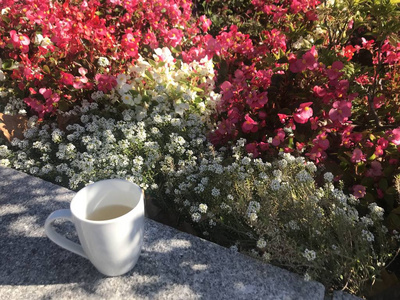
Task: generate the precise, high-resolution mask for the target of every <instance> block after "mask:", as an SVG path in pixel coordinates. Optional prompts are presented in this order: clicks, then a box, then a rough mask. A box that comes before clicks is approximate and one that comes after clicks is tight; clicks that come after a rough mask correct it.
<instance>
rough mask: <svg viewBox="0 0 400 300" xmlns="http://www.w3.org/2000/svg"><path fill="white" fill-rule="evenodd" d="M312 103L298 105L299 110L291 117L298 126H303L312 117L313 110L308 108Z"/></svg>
mask: <svg viewBox="0 0 400 300" xmlns="http://www.w3.org/2000/svg"><path fill="white" fill-rule="evenodd" d="M312 104H313V103H312V102H305V103H302V104H300V108H298V109H297V111H296V113H295V114H294V115H293V119H294V120H295V121H296V122H297V123H300V124H304V123H306V122H307V121H308V119H309V118H311V117H312V115H313V110H312V108H311V107H310V105H312Z"/></svg>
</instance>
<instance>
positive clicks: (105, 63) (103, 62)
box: [97, 57, 110, 67]
mask: <svg viewBox="0 0 400 300" xmlns="http://www.w3.org/2000/svg"><path fill="white" fill-rule="evenodd" d="M97 64H98V65H99V66H100V67H107V66H109V65H110V61H109V60H108V58H107V57H99V60H98V61H97Z"/></svg>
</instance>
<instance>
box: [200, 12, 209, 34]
mask: <svg viewBox="0 0 400 300" xmlns="http://www.w3.org/2000/svg"><path fill="white" fill-rule="evenodd" d="M199 21H200V24H201V25H200V26H201V29H203V31H204V32H207V31H208V29H209V28H210V26H211V20H210V19H207V17H206V16H205V15H202V16H201V17H200V19H199Z"/></svg>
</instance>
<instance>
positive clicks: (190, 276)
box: [0, 166, 340, 300]
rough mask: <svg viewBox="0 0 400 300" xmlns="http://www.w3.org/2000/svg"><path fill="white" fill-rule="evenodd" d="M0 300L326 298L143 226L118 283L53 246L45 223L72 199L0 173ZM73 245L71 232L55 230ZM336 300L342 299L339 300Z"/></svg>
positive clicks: (63, 227) (292, 278)
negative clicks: (138, 246)
mask: <svg viewBox="0 0 400 300" xmlns="http://www.w3.org/2000/svg"><path fill="white" fill-rule="evenodd" d="M0 177H1V178H2V180H1V182H0V266H1V268H0V295H1V298H2V299H16V300H18V299H53V298H54V299H121V298H129V299H266V300H269V299H271V300H272V299H278V300H279V299H282V300H291V299H293V300H294V299H296V300H297V299H299V300H301V299H304V300H313V299H316V300H317V299H321V300H322V299H324V297H325V288H324V286H323V285H322V284H320V283H318V282H314V281H310V282H307V281H304V280H303V279H302V278H301V277H300V276H298V275H296V274H293V273H290V272H288V271H286V270H283V269H280V268H277V267H275V266H272V265H268V264H263V263H260V262H259V261H256V260H254V259H252V258H250V257H247V256H245V255H242V254H239V253H233V252H232V251H230V250H229V249H226V248H223V247H221V246H219V245H216V244H214V243H211V242H208V241H205V240H203V239H200V238H198V237H195V236H192V235H190V234H187V233H183V232H180V231H177V230H176V229H173V228H171V227H169V226H166V225H163V224H160V223H157V222H155V221H153V220H150V219H147V218H146V222H145V237H144V245H143V249H142V253H141V257H140V258H139V261H138V263H137V265H136V266H135V268H134V269H133V270H132V271H130V272H129V273H127V274H125V275H123V276H119V277H106V276H104V275H102V274H100V273H99V272H98V271H97V270H96V269H95V268H94V267H93V266H92V265H91V263H90V262H89V261H88V260H86V259H84V258H82V257H80V256H77V255H75V254H73V253H70V252H68V251H67V250H64V249H62V248H60V247H58V246H57V245H55V244H54V243H52V242H51V241H50V240H49V239H48V238H47V237H46V236H45V233H44V228H43V225H44V221H45V219H46V218H47V216H48V215H49V214H50V213H51V212H52V211H54V210H57V209H63V208H68V207H69V202H70V200H71V199H72V197H73V196H74V194H75V192H73V191H70V190H68V189H66V188H63V187H60V186H57V185H54V184H52V183H49V182H46V181H44V180H42V179H39V178H36V177H33V176H30V175H27V174H24V173H22V172H19V171H16V170H13V169H10V168H5V167H1V166H0ZM57 227H58V228H59V230H60V231H61V232H64V234H66V235H67V236H68V237H69V238H70V239H72V240H76V239H77V237H76V235H75V234H74V229H73V225H71V223H68V222H61V223H60V224H57ZM339 299H340V298H339Z"/></svg>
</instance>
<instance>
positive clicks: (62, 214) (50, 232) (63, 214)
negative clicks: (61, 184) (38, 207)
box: [44, 209, 88, 258]
mask: <svg viewBox="0 0 400 300" xmlns="http://www.w3.org/2000/svg"><path fill="white" fill-rule="evenodd" d="M56 219H67V220H68V221H70V222H72V223H73V221H72V220H73V219H72V214H71V210H69V209H60V210H56V211H55V212H53V213H51V214H50V215H49V216H48V217H47V219H46V222H45V224H44V230H45V232H46V235H47V237H48V238H49V239H50V240H52V241H53V242H54V243H56V244H57V245H58V246H60V247H62V248H64V249H67V250H69V251H71V252H73V253H75V254H78V255H80V256H82V257H84V258H88V257H87V256H86V254H85V252H84V251H83V248H82V246H81V245H79V244H77V243H74V242H72V241H70V240H69V239H67V238H66V237H63V236H62V235H61V234H59V233H57V232H56V231H55V230H54V227H53V226H52V223H53V221H54V220H56Z"/></svg>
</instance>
